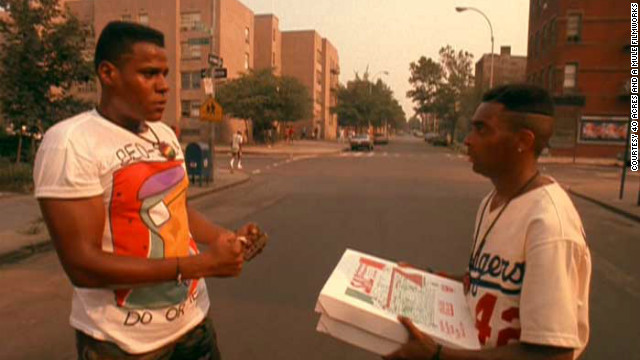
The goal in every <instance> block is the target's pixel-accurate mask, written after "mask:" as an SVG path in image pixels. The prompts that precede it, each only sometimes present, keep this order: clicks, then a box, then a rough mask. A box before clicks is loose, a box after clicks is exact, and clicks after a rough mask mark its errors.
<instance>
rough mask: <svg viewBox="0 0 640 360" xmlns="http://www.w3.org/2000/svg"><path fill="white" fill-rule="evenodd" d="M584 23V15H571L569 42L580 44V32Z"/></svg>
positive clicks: (568, 29) (569, 19)
mask: <svg viewBox="0 0 640 360" xmlns="http://www.w3.org/2000/svg"><path fill="white" fill-rule="evenodd" d="M581 23H582V15H580V14H569V16H567V41H568V42H580V30H581Z"/></svg>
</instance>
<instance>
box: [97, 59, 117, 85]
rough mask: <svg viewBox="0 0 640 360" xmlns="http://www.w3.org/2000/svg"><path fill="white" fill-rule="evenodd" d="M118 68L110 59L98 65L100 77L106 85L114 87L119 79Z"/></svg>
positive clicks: (101, 82) (101, 81)
mask: <svg viewBox="0 0 640 360" xmlns="http://www.w3.org/2000/svg"><path fill="white" fill-rule="evenodd" d="M118 75H119V72H118V68H117V67H116V66H115V65H114V64H112V63H111V62H109V61H103V62H101V63H100V65H98V79H100V84H101V85H102V86H105V87H112V86H114V85H115V83H116V81H117V79H118Z"/></svg>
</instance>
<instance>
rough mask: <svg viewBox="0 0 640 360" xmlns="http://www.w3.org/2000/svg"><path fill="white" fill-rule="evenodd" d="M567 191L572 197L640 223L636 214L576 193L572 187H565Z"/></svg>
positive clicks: (639, 218) (639, 217)
mask: <svg viewBox="0 0 640 360" xmlns="http://www.w3.org/2000/svg"><path fill="white" fill-rule="evenodd" d="M565 190H567V192H568V193H570V194H572V195H575V196H577V197H579V198H581V199H583V200H587V201H589V202H592V203H594V204H596V205H598V206H600V207H602V208H604V209H607V210H609V211H611V212H613V213H616V214H618V215H621V216H623V217H626V218H627V219H629V220H633V221H635V222H637V223H640V216H638V215H636V214H632V213H630V212H628V211H625V210H622V209H620V208H617V207H615V206H613V205H610V204H607V203H606V202H604V201H601V200H598V199H595V198H593V197H591V196H588V195H585V194H584V193H581V192H578V191H575V190H573V189H571V188H570V187H568V186H567V187H565Z"/></svg>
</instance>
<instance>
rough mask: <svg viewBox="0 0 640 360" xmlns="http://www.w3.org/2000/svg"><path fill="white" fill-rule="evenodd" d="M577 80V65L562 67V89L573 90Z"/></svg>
mask: <svg viewBox="0 0 640 360" xmlns="http://www.w3.org/2000/svg"><path fill="white" fill-rule="evenodd" d="M577 80H578V64H576V63H572V64H566V65H565V66H564V82H563V85H562V87H563V88H564V89H575V88H576V85H577Z"/></svg>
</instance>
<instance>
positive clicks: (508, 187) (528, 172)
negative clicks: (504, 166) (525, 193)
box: [491, 162, 538, 199]
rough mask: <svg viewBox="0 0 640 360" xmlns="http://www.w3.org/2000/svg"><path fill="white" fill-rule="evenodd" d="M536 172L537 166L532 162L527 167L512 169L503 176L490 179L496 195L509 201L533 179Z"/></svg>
mask: <svg viewBox="0 0 640 360" xmlns="http://www.w3.org/2000/svg"><path fill="white" fill-rule="evenodd" d="M537 172H538V166H537V164H536V163H535V162H534V163H533V164H529V165H528V166H521V167H513V168H511V169H509V171H507V172H505V173H504V174H502V175H500V176H497V177H495V178H492V179H491V182H492V183H493V186H494V187H495V188H496V195H498V196H499V197H501V198H504V199H509V198H512V197H514V196H516V195H517V194H516V193H517V192H518V190H520V189H522V187H523V186H524V185H525V184H526V183H527V182H528V181H530V180H531V178H533V177H534V176H535V175H536V173H537Z"/></svg>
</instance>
